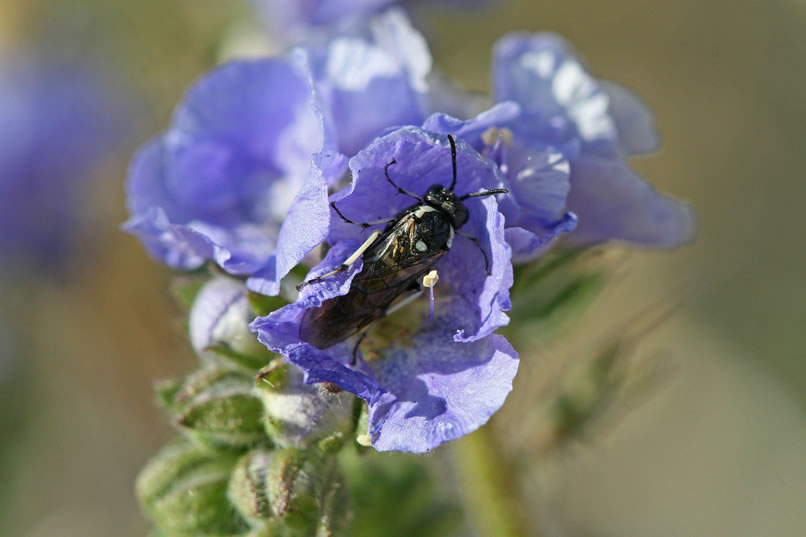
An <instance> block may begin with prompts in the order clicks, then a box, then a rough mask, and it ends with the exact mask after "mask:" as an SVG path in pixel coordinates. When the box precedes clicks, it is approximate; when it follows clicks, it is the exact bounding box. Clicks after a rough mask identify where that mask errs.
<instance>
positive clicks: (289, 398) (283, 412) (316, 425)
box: [257, 361, 353, 448]
mask: <svg viewBox="0 0 806 537" xmlns="http://www.w3.org/2000/svg"><path fill="white" fill-rule="evenodd" d="M270 379H274V380H270ZM257 387H258V392H259V394H260V397H261V399H262V401H263V407H264V412H265V414H264V424H265V427H266V432H267V433H268V435H269V436H270V437H271V439H272V440H273V441H274V443H275V444H276V445H278V446H280V447H307V446H310V445H313V444H314V443H315V442H318V441H320V440H322V439H324V438H326V437H331V438H330V440H331V442H327V443H326V444H327V445H326V446H325V447H326V448H329V447H333V443H332V441H333V440H335V439H336V438H335V437H332V435H334V434H341V435H347V434H349V432H350V431H351V430H352V412H353V397H352V395H350V394H348V393H345V392H341V393H332V392H330V391H327V390H325V389H323V388H321V387H320V386H318V385H307V384H305V383H304V382H303V375H302V372H301V371H300V370H299V369H297V368H296V367H293V366H288V365H286V364H282V363H281V362H277V361H275V362H272V363H271V364H269V365H268V366H266V368H264V369H263V370H261V372H260V373H258V378H257Z"/></svg>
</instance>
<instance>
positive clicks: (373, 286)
mask: <svg viewBox="0 0 806 537" xmlns="http://www.w3.org/2000/svg"><path fill="white" fill-rule="evenodd" d="M416 225H417V219H416V218H414V217H413V216H412V215H408V216H406V217H404V218H402V219H400V220H399V221H398V222H396V223H395V224H394V225H393V226H392V227H391V228H390V229H389V230H387V231H386V232H385V233H384V234H383V235H381V236H380V237H378V239H377V241H375V243H374V244H373V245H372V246H370V248H369V249H368V250H367V251H366V252H365V253H364V267H363V268H362V270H361V272H360V273H358V274H357V275H356V276H355V278H354V279H353V282H352V285H351V286H350V291H349V292H348V293H347V294H346V295H343V296H339V297H334V298H332V299H330V300H327V301H325V302H324V303H323V304H322V306H321V307H319V308H312V309H309V310H308V311H306V313H305V317H304V318H303V320H302V323H301V324H300V337H301V338H302V339H303V340H305V341H307V342H309V343H311V344H312V345H314V346H316V347H318V348H320V349H324V348H327V347H330V346H331V345H334V344H336V343H338V342H339V341H343V340H344V339H346V338H348V337H350V336H352V335H354V334H356V333H358V332H360V331H361V330H362V329H363V328H366V327H367V326H369V325H370V324H371V323H373V322H374V321H376V320H378V319H380V318H382V317H383V316H384V315H385V314H386V312H387V310H388V309H389V306H390V305H391V304H392V303H393V302H394V301H395V299H397V298H398V297H400V296H402V295H405V294H407V293H409V292H413V291H415V290H417V289H418V288H419V284H418V280H419V278H420V277H422V276H423V275H424V274H426V273H427V272H428V271H429V270H431V267H433V265H434V263H436V262H437V261H438V260H439V259H440V258H441V257H442V256H443V255H444V254H445V252H446V251H447V249H443V248H440V249H429V250H427V251H418V250H417V249H416V248H413V244H414V240H415V239H416V234H415V227H416Z"/></svg>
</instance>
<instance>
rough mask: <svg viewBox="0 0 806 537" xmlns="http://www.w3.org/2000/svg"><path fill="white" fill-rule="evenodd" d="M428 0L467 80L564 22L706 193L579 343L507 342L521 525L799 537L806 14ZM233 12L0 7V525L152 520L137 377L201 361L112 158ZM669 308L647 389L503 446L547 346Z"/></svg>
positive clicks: (521, 424)
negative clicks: (504, 40) (135, 225)
mask: <svg viewBox="0 0 806 537" xmlns="http://www.w3.org/2000/svg"><path fill="white" fill-rule="evenodd" d="M416 14H417V21H418V24H420V26H421V27H422V29H423V31H424V32H425V33H426V35H427V37H428V38H429V41H430V44H431V48H432V52H433V54H434V56H435V63H436V65H438V66H440V67H441V68H442V69H443V70H444V71H445V72H447V73H448V74H449V75H450V76H451V77H453V78H455V79H456V80H458V81H460V82H461V83H462V84H463V85H465V86H466V87H468V88H471V89H475V90H479V91H486V89H487V77H488V70H489V61H490V48H491V46H492V44H493V42H494V41H495V40H496V39H497V38H498V37H499V36H501V35H502V34H504V33H506V32H509V31H514V30H525V31H538V30H551V31H556V32H559V33H561V34H562V35H564V36H565V37H567V38H568V39H569V40H570V41H571V42H572V43H573V44H574V45H575V46H576V48H577V50H578V51H579V52H580V53H581V54H583V55H584V56H585V57H586V58H587V60H588V62H589V64H590V66H591V68H592V70H593V72H594V73H596V74H597V75H599V76H602V77H605V78H610V79H613V80H616V81H618V82H620V83H622V84H624V85H626V86H628V87H631V88H633V89H634V90H636V91H637V92H638V93H639V94H640V95H641V96H642V97H643V98H644V99H645V100H646V101H647V102H648V103H649V104H650V106H651V107H652V108H653V109H654V111H655V113H656V117H657V124H658V126H659V129H660V131H661V133H662V136H663V139H664V146H663V150H662V151H661V152H660V153H659V154H657V155H654V156H651V157H649V158H645V159H641V160H638V161H635V162H634V165H635V166H636V168H637V169H638V170H639V171H640V172H642V173H643V174H644V175H645V176H646V177H648V178H649V179H650V180H651V181H652V182H653V183H654V184H655V185H657V186H658V187H659V188H660V189H661V190H664V191H667V192H670V193H673V194H675V195H676V196H679V197H681V198H686V199H689V200H691V201H692V202H693V204H694V205H695V207H696V209H697V214H698V218H699V227H700V231H699V236H698V239H697V242H696V243H695V244H694V245H692V246H688V247H685V248H683V249H681V250H679V251H675V252H673V253H646V252H636V251H633V252H630V253H629V254H626V255H625V256H624V262H623V263H622V264H621V265H620V267H619V269H618V271H617V274H616V276H615V278H614V279H613V282H612V284H611V285H609V286H608V287H607V289H606V290H605V292H604V294H603V297H602V299H601V300H599V301H598V302H597V303H596V305H595V306H594V307H593V308H592V309H591V310H590V311H589V312H588V313H586V315H585V317H584V319H582V321H581V324H580V326H577V327H575V329H574V330H573V332H572V335H573V339H572V340H570V341H568V339H569V338H564V340H563V341H561V342H560V343H554V344H552V345H550V346H548V347H544V346H538V345H534V346H532V347H528V348H522V349H519V350H520V351H521V356H522V366H521V368H522V369H521V372H520V374H519V376H518V378H517V382H516V387H515V391H514V392H513V394H512V395H511V396H510V398H509V400H508V401H507V403H506V405H505V407H504V410H503V412H502V413H501V414H500V416H496V418H495V420H494V423H492V425H491V426H490V427H489V429H490V431H493V432H494V434H495V435H497V436H498V437H499V439H500V442H501V444H502V445H503V446H504V447H505V448H506V449H509V453H510V455H511V464H512V465H514V467H515V468H517V469H522V473H523V474H524V475H525V476H526V477H525V478H524V479H522V480H521V481H522V483H521V485H522V489H523V490H521V491H519V492H518V494H519V497H520V498H522V499H523V502H524V505H523V506H522V510H523V516H524V517H525V518H526V519H527V520H529V524H530V527H533V528H535V530H534V531H535V535H549V536H573V537H611V536H612V537H617V536H618V537H647V536H652V537H664V536H669V537H673V536H675V537H679V536H681V535H684V536H687V537H698V536H703V537H706V536H707V537H714V536H720V535H730V536H731V537H745V536H746V537H755V536H763V537H775V536H781V537H786V536H794V535H806V515H805V514H804V513H803V506H804V505H806V412H804V410H805V409H806V336H804V333H803V327H804V326H806V279H805V278H804V275H806V242H805V240H804V233H806V225H804V221H805V219H804V216H803V206H804V199H805V198H806V181H804V172H803V170H805V169H806V151H804V150H803V147H802V146H803V140H804V135H803V133H802V131H801V129H802V128H803V127H804V125H806V100H805V99H804V97H803V96H804V95H806V4H804V3H803V2H799V1H797V0H765V1H759V0H733V1H727V0H707V1H695V0H679V1H677V2H648V1H641V0H611V1H609V2H600V1H598V0H578V1H575V2H561V1H559V0H543V1H540V2H537V1H533V0H497V1H494V2H490V3H489V4H488V5H487V6H486V7H484V8H480V9H479V10H478V11H473V10H469V9H461V10H456V9H450V8H448V7H443V8H433V7H425V6H422V7H421V8H419V9H417V11H416ZM244 20H247V21H248V20H252V21H253V20H254V17H253V16H252V15H251V13H250V11H249V6H248V5H247V3H246V2H234V1H233V2H220V1H216V0H196V1H194V2H163V1H159V0H141V1H140V2H109V1H107V0H49V1H32V2H20V1H19V0H0V144H2V146H3V147H0V172H1V173H2V174H3V176H2V177H0V198H4V199H0V211H2V214H0V226H2V229H0V404H1V405H2V406H0V408H1V409H2V410H1V411H0V439H1V440H0V535H3V536H10V537H18V536H19V537H63V536H64V537H68V536H82V537H109V536H116V537H128V536H142V535H145V534H147V532H148V528H149V524H148V522H147V521H146V520H145V519H144V518H143V517H142V515H141V514H140V512H139V509H138V506H137V504H136V501H135V499H134V495H133V491H132V484H133V481H134V477H135V475H136V474H137V472H138V470H139V469H140V467H142V465H143V464H144V463H145V461H146V460H147V459H148V458H149V457H150V456H151V455H152V454H153V453H154V452H155V451H156V450H157V449H158V448H159V447H160V446H161V445H162V444H164V443H165V442H166V440H167V439H168V438H170V437H171V436H172V431H171V428H170V427H169V425H168V424H167V420H166V419H165V417H164V416H163V414H162V413H161V412H160V411H159V410H158V409H157V407H156V406H155V405H154V404H153V394H152V388H151V384H152V381H153V380H154V379H156V378H163V377H169V376H177V375H181V374H183V373H186V372H187V371H189V370H190V369H191V367H193V364H194V357H193V354H192V351H191V349H190V345H189V344H188V342H187V339H186V337H185V335H184V333H183V328H182V325H181V319H182V318H181V312H180V310H179V308H178V307H177V305H176V304H175V303H174V301H173V299H172V298H171V296H170V293H169V291H168V288H169V284H170V280H171V277H172V274H171V272H170V271H169V270H168V269H167V268H165V267H163V266H161V265H160V264H158V263H157V262H155V261H153V260H151V259H149V258H148V256H147V255H146V253H145V251H144V249H143V248H142V247H141V245H140V244H139V243H138V242H137V240H135V239H134V238H133V237H131V236H129V235H125V234H123V233H121V232H120V231H118V226H119V224H120V223H121V222H122V221H123V220H125V219H126V217H127V212H126V209H125V200H124V193H123V184H124V179H125V175H126V166H127V163H128V161H129V159H130V158H131V155H132V154H133V152H134V151H135V150H136V149H137V147H138V146H140V145H141V144H142V143H144V142H145V141H146V140H147V139H148V138H150V137H151V136H154V135H155V134H157V133H158V132H159V131H160V130H162V129H164V128H165V127H167V125H168V123H169V120H170V113H171V110H172V108H173V106H174V105H175V104H176V103H177V102H178V100H179V98H180V96H181V95H182V93H183V91H184V90H185V89H186V88H187V87H188V86H189V84H190V83H191V82H192V81H193V80H194V79H196V78H197V77H198V76H200V75H201V74H202V73H204V72H205V71H206V70H208V69H209V68H210V67H211V66H212V65H214V64H215V63H216V62H217V61H218V58H219V57H220V51H221V38H222V36H225V35H228V34H231V32H232V29H233V28H234V27H237V26H238V25H240V24H242V23H243V21H244ZM68 103H69V104H68ZM20 155H22V157H20ZM14 158H17V160H13V159H14ZM14 162H24V163H25V167H24V168H13V167H12V166H13V165H14V164H13V163H14ZM8 163H11V164H8ZM21 169H24V170H25V172H24V173H25V174H27V175H28V176H29V177H30V179H29V180H28V182H27V183H25V184H26V186H24V187H19V186H18V185H17V183H15V182H13V181H12V180H11V179H12V178H13V177H17V176H19V174H20V173H23V172H21V171H20V170H21ZM15 185H17V186H15ZM31 222H33V223H31ZM43 227H45V228H46V229H45V230H43V229H42V228H43ZM54 241H55V242H54ZM678 302H680V303H682V307H681V308H679V309H677V310H676V311H675V313H674V315H673V316H672V318H671V319H669V320H667V321H666V322H665V323H663V324H662V325H661V326H660V327H659V328H657V329H656V330H653V331H652V332H651V333H650V334H649V335H647V336H646V337H645V338H642V340H641V345H640V348H639V349H638V350H637V351H636V352H637V353H638V354H639V355H641V356H645V357H653V358H654V357H659V359H658V360H656V361H657V362H659V363H662V364H663V366H662V367H660V368H657V370H654V371H653V372H652V373H651V377H652V381H651V382H650V383H649V384H648V386H649V388H648V389H644V390H637V391H636V393H634V394H632V395H631V396H629V397H624V398H621V399H619V400H618V401H616V402H615V403H614V404H613V405H612V407H613V408H611V409H610V412H608V415H607V416H606V417H605V418H603V419H602V420H601V421H602V423H600V426H599V427H596V428H595V430H592V431H591V432H590V434H587V435H585V437H584V438H582V439H579V440H578V441H574V442H572V443H569V445H567V446H564V447H563V449H561V450H555V452H554V453H553V454H552V456H550V457H547V456H544V455H543V454H542V453H541V452H540V450H539V449H537V447H535V448H534V449H532V448H531V447H530V446H532V444H530V443H528V442H527V443H524V442H521V441H519V440H518V441H516V440H515V439H520V438H521V437H522V436H523V434H524V430H526V431H529V430H531V429H532V428H539V425H540V424H539V423H537V420H538V419H539V417H538V418H535V416H539V413H536V411H535V409H536V408H539V406H540V404H541V401H540V400H539V399H540V398H539V397H538V396H537V394H541V393H545V391H546V387H545V386H544V384H545V383H546V381H545V379H546V378H549V377H551V375H552V374H554V373H556V368H557V367H559V366H558V365H557V364H558V363H559V362H561V361H562V360H560V359H559V358H558V357H564V356H568V355H573V356H588V355H592V354H595V352H596V350H597V349H599V348H601V346H602V344H603V342H606V341H608V340H610V339H612V338H613V337H618V335H619V334H621V333H623V332H624V331H625V330H629V329H630V327H631V326H632V325H633V323H635V322H636V319H638V318H640V316H641V314H642V312H645V311H647V308H650V309H651V308H653V307H655V306H656V305H657V304H659V303H660V304H676V303H678ZM450 449H452V448H443V449H440V450H438V452H437V453H436V454H434V455H432V456H430V458H429V460H431V461H432V462H433V461H434V460H439V458H440V457H443V456H446V455H447V452H448V451H449V450H450ZM445 494H450V491H449V490H448V491H446V492H445ZM456 494H457V496H458V493H456ZM474 527H475V526H474V523H473V521H472V517H469V518H468V522H467V531H468V532H469V533H470V534H473V528H474ZM380 534H382V533H379V535H380ZM483 537H486V536H483Z"/></svg>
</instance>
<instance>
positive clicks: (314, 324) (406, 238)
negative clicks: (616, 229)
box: [298, 135, 509, 360]
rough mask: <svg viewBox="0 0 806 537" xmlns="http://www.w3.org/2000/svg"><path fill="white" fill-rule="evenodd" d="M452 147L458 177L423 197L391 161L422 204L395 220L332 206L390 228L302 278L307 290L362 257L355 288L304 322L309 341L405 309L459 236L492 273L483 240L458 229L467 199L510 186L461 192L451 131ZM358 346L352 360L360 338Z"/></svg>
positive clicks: (318, 342) (340, 335) (324, 342)
mask: <svg viewBox="0 0 806 537" xmlns="http://www.w3.org/2000/svg"><path fill="white" fill-rule="evenodd" d="M448 141H449V142H450V145H451V163H452V170H453V178H452V180H451V186H450V188H445V186H443V185H440V184H435V185H432V186H431V187H429V188H428V190H427V191H426V193H425V195H424V196H423V197H420V196H418V195H417V194H414V193H413V192H409V191H408V190H405V189H403V188H401V187H399V186H398V185H397V184H395V182H394V181H393V180H392V178H391V177H390V176H389V168H390V167H391V166H393V165H394V164H396V161H395V160H394V159H392V161H391V162H389V163H388V164H386V166H385V167H384V175H385V176H386V180H387V181H389V183H391V184H392V186H394V187H395V188H396V189H397V191H398V193H399V194H403V195H406V196H410V197H412V198H414V199H416V200H417V203H415V204H414V205H411V206H410V207H407V208H405V209H403V210H402V211H400V212H399V213H398V214H397V215H396V216H395V217H394V218H388V219H383V220H377V221H374V222H366V223H359V222H354V221H352V220H350V219H349V218H347V217H345V216H344V215H343V214H342V213H341V211H339V209H338V208H337V207H336V205H335V202H333V203H331V204H330V205H331V207H333V210H334V211H336V213H337V214H338V215H339V217H341V219H342V220H344V221H345V222H347V223H349V224H354V225H358V226H362V227H364V228H369V227H372V226H375V225H378V224H383V223H388V225H387V226H386V228H385V229H383V230H382V231H381V230H380V229H376V230H374V231H373V232H372V233H371V234H370V235H369V237H367V239H366V240H365V241H364V243H363V244H362V245H361V246H360V247H359V248H358V249H357V250H356V251H355V252H354V253H353V254H352V255H351V256H350V257H349V258H348V259H347V260H346V261H344V263H342V264H341V265H340V266H338V267H337V268H336V269H335V270H332V271H330V272H328V273H326V274H323V275H321V276H319V277H317V278H313V279H311V280H308V281H306V282H303V283H302V284H300V285H299V286H298V287H299V288H302V287H303V286H305V285H309V284H312V283H315V282H318V281H321V280H323V279H325V278H328V277H330V276H333V275H334V274H337V273H339V272H344V271H345V270H347V269H348V268H349V267H350V266H351V265H352V264H353V263H355V262H356V261H357V260H358V259H362V260H363V265H364V266H363V269H362V270H361V272H360V273H358V274H357V275H356V276H355V278H354V279H353V281H352V284H351V286H350V290H349V292H348V293H347V294H345V295H343V296H337V297H334V298H331V299H329V300H327V301H325V302H324V303H323V304H322V306H321V307H319V308H311V309H309V310H307V311H306V313H305V316H304V318H303V319H302V322H301V324H300V329H299V336H300V338H302V339H303V340H305V341H307V342H308V343H310V344H312V345H314V346H316V347H318V348H320V349H325V348H327V347H330V346H331V345H334V344H336V343H338V342H340V341H343V340H345V339H347V338H348V337H350V336H352V335H355V334H357V333H359V332H361V331H362V330H364V329H365V328H367V327H369V326H370V325H371V324H372V323H373V322H375V321H377V320H379V319H381V318H383V317H384V316H386V315H387V314H389V313H391V312H392V311H394V310H396V309H399V308H401V307H403V306H404V305H406V304H408V303H409V302H410V301H411V300H414V299H415V298H416V297H417V296H419V294H420V293H421V292H422V287H421V285H420V282H419V280H420V278H421V277H422V276H424V275H425V274H427V273H428V272H429V271H430V270H431V269H432V267H433V266H434V264H436V262H437V261H439V259H440V258H441V257H442V256H443V255H445V254H446V253H447V252H448V250H450V248H451V244H452V243H453V238H454V235H455V234H459V235H462V236H463V237H465V238H467V239H468V240H470V241H472V242H473V244H475V245H476V246H477V247H478V248H479V250H480V251H481V253H482V255H483V256H484V269H485V272H486V273H487V274H489V259H488V257H487V253H486V252H485V251H484V248H482V246H481V244H480V243H479V241H478V239H476V238H475V237H471V236H470V235H467V234H464V233H462V232H461V231H459V228H461V227H462V226H463V225H464V224H465V223H466V222H467V220H468V217H469V214H468V211H467V207H465V205H464V203H463V202H464V200H466V199H468V198H476V197H482V196H491V195H494V194H506V193H507V192H509V191H508V190H507V189H503V188H499V189H494V190H486V191H482V192H476V193H471V194H465V195H464V196H461V197H459V196H457V195H456V194H454V192H453V190H454V187H455V186H456V142H455V141H454V139H453V137H452V136H450V135H448ZM366 334H367V331H364V333H363V334H362V335H361V337H360V338H359V340H358V342H357V343H356V345H355V348H354V350H353V360H355V356H356V351H357V350H358V346H359V345H360V343H361V340H362V339H363V338H364V337H365V336H366Z"/></svg>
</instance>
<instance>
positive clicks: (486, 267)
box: [456, 230, 490, 276]
mask: <svg viewBox="0 0 806 537" xmlns="http://www.w3.org/2000/svg"><path fill="white" fill-rule="evenodd" d="M456 233H458V234H459V235H461V236H462V237H464V238H466V239H467V240H469V241H470V242H472V243H473V244H475V245H476V248H478V249H479V250H481V255H483V256H484V274H485V275H486V276H489V275H490V260H489V259H487V252H485V251H484V248H482V247H481V243H480V242H479V240H478V239H477V238H476V237H472V236H470V235H468V234H466V233H462V232H461V231H458V230H457V231H456Z"/></svg>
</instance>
